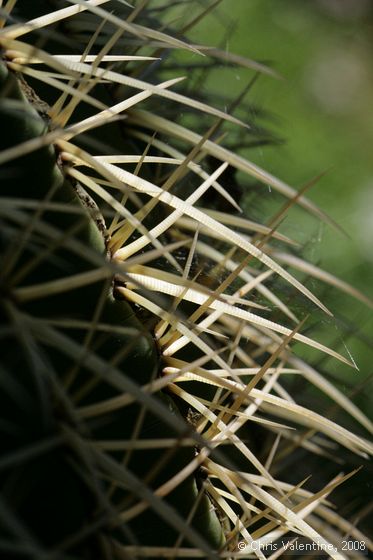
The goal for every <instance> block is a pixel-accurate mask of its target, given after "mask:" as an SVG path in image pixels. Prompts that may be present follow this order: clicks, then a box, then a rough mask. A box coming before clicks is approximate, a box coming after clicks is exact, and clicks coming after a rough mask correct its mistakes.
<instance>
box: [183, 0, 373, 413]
mask: <svg viewBox="0 0 373 560" xmlns="http://www.w3.org/2000/svg"><path fill="white" fill-rule="evenodd" d="M372 32H373V2H371V1H370V0H314V1H307V0H305V1H299V0H223V1H222V2H221V3H220V4H219V7H218V9H216V10H214V12H213V13H212V14H211V15H210V16H209V17H208V18H206V19H205V20H203V21H202V22H201V23H200V24H199V25H198V27H197V28H196V29H194V30H193V32H192V34H191V36H192V39H194V40H195V41H196V42H197V43H202V44H210V45H218V46H219V47H220V48H221V49H224V50H225V51H228V52H232V53H236V54H240V55H242V56H246V57H249V58H251V59H253V60H256V61H260V62H263V63H266V64H269V66H270V67H272V68H274V69H276V70H277V71H278V72H279V73H280V74H281V76H282V77H283V79H275V78H273V77H271V76H265V75H261V77H260V78H259V80H258V81H257V82H256V83H255V85H254V86H253V88H252V89H251V90H250V91H249V93H248V94H247V96H246V100H247V101H248V102H249V103H250V104H252V105H253V106H254V107H255V108H256V109H255V110H256V111H258V112H260V111H261V110H263V111H265V112H267V117H266V122H265V124H266V126H267V128H269V129H270V130H271V132H273V133H274V134H275V135H276V136H277V137H278V138H280V139H282V140H284V142H282V143H281V144H280V145H276V146H264V147H258V148H254V149H250V150H247V151H246V152H245V156H246V157H248V158H249V159H250V160H251V161H253V162H255V163H257V164H259V165H260V166H261V167H263V168H264V169H266V170H267V171H270V172H271V173H273V174H274V175H276V176H277V177H279V178H280V179H282V180H284V181H286V182H287V183H288V184H290V185H292V186H294V187H296V188H300V187H301V186H302V185H304V184H305V183H307V182H308V181H309V180H310V179H312V178H313V177H315V176H317V175H318V174H320V173H322V172H324V171H327V173H326V175H325V176H323V177H322V178H321V179H320V181H319V182H318V183H317V184H316V185H315V186H313V187H312V188H311V189H310V190H309V191H308V194H307V196H308V197H309V198H310V199H311V200H313V201H314V202H316V203H317V204H318V206H319V207H320V208H321V209H323V210H324V211H326V212H327V213H328V214H329V215H330V216H331V217H332V218H333V219H334V220H335V221H336V222H337V223H338V224H340V225H341V226H342V228H343V229H344V230H345V232H346V233H347V236H345V235H342V234H341V233H339V232H338V231H336V230H335V229H333V228H331V227H330V226H326V225H324V224H321V223H319V222H318V221H317V220H316V219H314V218H312V219H311V218H310V217H309V216H307V215H306V213H305V212H303V211H300V210H299V211H298V210H291V212H290V213H289V215H288V216H287V218H286V220H285V222H284V224H283V225H282V226H281V229H282V231H283V232H284V233H287V234H288V235H290V236H291V237H293V238H295V239H297V240H298V241H299V242H301V243H302V244H304V245H305V249H304V254H305V256H306V257H307V258H308V259H309V260H310V261H311V262H313V263H314V264H318V265H320V266H321V267H322V268H324V269H325V270H327V271H329V272H331V273H333V274H335V275H337V276H338V277H340V278H343V279H344V280H346V281H348V282H350V283H351V284H352V285H353V286H355V287H356V288H358V289H360V290H361V291H362V292H363V293H365V294H366V295H367V296H369V297H370V298H371V299H373V158H372V153H371V151H372V145H373V111H372V99H373V33H372ZM252 75H253V72H251V71H249V70H242V69H237V68H235V69H228V68H226V69H225V70H224V72H222V70H221V68H220V69H219V71H217V72H212V73H211V75H210V78H209V79H208V80H206V82H205V83H204V84H203V87H204V88H205V89H206V91H207V90H209V89H214V90H217V91H220V92H221V94H222V96H224V95H225V94H227V95H232V92H233V93H235V94H238V93H239V92H240V91H241V90H242V89H243V87H244V85H245V84H246V83H247V82H248V81H249V79H250V77H252ZM220 103H221V100H220ZM216 104H219V99H217V103H216ZM239 116H240V117H242V114H240V115H239ZM263 196H265V197H270V196H271V192H270V190H269V189H266V187H265V186H263ZM309 286H310V287H311V288H312V287H313V286H312V283H311V284H309ZM316 291H317V290H316ZM327 297H328V301H327V303H328V306H329V307H330V308H331V309H332V310H333V311H334V312H336V314H338V316H339V317H341V318H342V320H344V319H346V320H347V323H351V324H352V325H354V327H353V329H355V330H356V331H357V333H358V334H360V336H361V338H360V340H358V339H357V338H356V336H355V335H354V336H353V337H349V336H348V335H344V334H342V332H343V329H342V328H341V329H340V328H339V327H338V326H336V325H333V323H331V322H329V323H328V325H327V326H329V331H330V330H331V331H332V336H331V338H330V340H333V336H334V337H335V339H336V340H337V341H338V342H339V345H340V349H341V351H342V352H343V345H344V344H345V345H346V346H347V347H348V350H349V351H350V352H351V354H352V355H353V357H354V359H355V360H356V362H357V364H358V366H359V368H360V370H361V371H360V374H356V372H353V371H351V370H350V369H349V368H344V366H343V365H340V364H336V363H335V361H330V362H329V363H328V369H329V370H330V373H331V376H332V377H334V376H335V377H336V378H337V379H340V380H341V382H340V383H339V384H340V386H341V388H342V389H343V390H344V391H345V392H346V393H348V392H349V388H350V389H351V387H352V385H355V383H356V382H357V383H360V382H361V381H362V380H363V379H366V380H369V378H371V373H372V370H373V368H372V358H373V351H372V348H373V342H372V339H373V313H372V310H371V309H369V307H368V306H366V305H364V304H361V303H358V302H356V301H354V299H352V298H351V297H349V296H347V295H345V294H339V293H338V292H337V291H336V290H332V291H330V292H328V294H327ZM324 301H325V298H324ZM331 325H332V326H334V327H335V330H334V328H332V329H330V326H331ZM346 351H347V350H346ZM346 351H344V353H346ZM329 364H330V368H329ZM344 383H346V385H344ZM369 387H370V389H369ZM372 393H373V391H372V382H371V381H370V382H369V383H368V385H367V386H366V387H365V389H364V390H363V391H362V394H361V395H360V396H359V397H358V400H359V401H360V404H362V405H363V407H364V408H365V410H366V411H367V412H369V411H370V410H371V408H372V404H373V397H372ZM369 413H370V414H371V412H369Z"/></svg>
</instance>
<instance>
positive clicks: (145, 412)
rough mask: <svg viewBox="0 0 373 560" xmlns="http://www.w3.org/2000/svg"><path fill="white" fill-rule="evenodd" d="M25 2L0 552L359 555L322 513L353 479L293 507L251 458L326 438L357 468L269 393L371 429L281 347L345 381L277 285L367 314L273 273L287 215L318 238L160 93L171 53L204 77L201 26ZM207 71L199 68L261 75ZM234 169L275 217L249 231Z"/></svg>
mask: <svg viewBox="0 0 373 560" xmlns="http://www.w3.org/2000/svg"><path fill="white" fill-rule="evenodd" d="M45 4H46V3H45V2H32V3H26V2H21V1H20V2H18V3H17V2H12V1H11V0H10V1H8V2H7V3H5V5H4V6H3V7H2V11H1V17H2V20H1V21H2V26H1V29H0V45H1V61H0V82H1V84H0V91H1V94H0V95H1V97H0V123H1V131H2V132H1V138H0V143H1V146H0V149H1V151H0V163H1V171H0V177H1V197H2V198H1V204H0V212H1V243H0V250H1V263H2V264H1V319H2V327H1V339H0V352H1V357H2V359H1V380H2V381H1V390H0V410H1V424H0V429H1V434H2V436H1V441H2V448H3V454H2V458H1V459H0V485H1V501H0V527H1V538H0V551H1V553H2V554H3V555H4V557H11V558H15V557H20V558H30V559H35V560H36V559H41V558H43V559H44V558H45V559H47V558H48V559H49V558H50V559H52V558H58V559H64V558H66V559H69V558H79V559H80V558H82V559H88V558H107V559H113V558H115V559H121V558H143V557H146V558H155V559H156V558H191V557H194V558H196V557H200V558H235V557H236V556H238V555H240V550H242V549H243V548H245V550H246V554H247V556H246V557H251V556H250V554H254V556H257V557H258V558H264V557H265V556H264V553H263V551H262V550H261V548H260V546H259V547H258V544H257V543H258V542H261V539H263V542H266V543H267V544H268V545H271V546H272V547H277V546H278V544H277V543H278V539H280V538H282V537H284V536H286V537H288V536H289V535H290V536H293V535H294V534H295V535H300V536H304V537H306V538H307V539H309V540H311V541H313V542H314V543H316V544H317V546H319V547H323V550H326V552H328V554H329V555H330V557H332V558H341V550H340V547H341V542H342V540H341V539H342V537H343V535H345V534H346V533H348V535H349V538H351V539H353V542H363V543H364V550H365V549H368V547H369V546H371V543H370V541H369V538H368V536H366V535H363V534H362V533H361V532H360V530H359V529H358V528H356V527H355V526H354V525H353V524H352V523H351V522H350V521H348V520H346V519H343V518H342V517H341V516H339V515H338V514H337V513H336V512H335V511H333V510H332V509H331V507H330V504H329V502H327V501H326V498H327V496H328V495H329V494H330V492H331V491H332V490H334V488H336V487H337V486H338V485H339V484H341V483H342V482H343V481H344V480H345V479H347V478H349V477H350V476H351V475H352V474H354V472H355V471H352V473H348V474H345V475H338V476H333V477H330V478H331V480H330V481H329V482H328V483H325V485H324V486H323V487H322V488H321V489H319V491H317V492H311V491H309V490H305V489H304V488H303V482H302V481H301V480H298V481H297V483H294V482H293V481H292V480H290V481H287V480H286V479H285V480H282V479H281V478H278V476H277V475H276V473H275V469H273V470H272V468H271V459H270V457H272V460H273V458H274V457H275V456H276V446H275V445H274V446H273V449H272V451H271V447H269V448H268V444H267V443H266V442H268V441H271V436H273V434H275V435H276V437H277V440H276V441H278V440H279V438H283V440H284V441H285V443H286V445H285V446H283V447H282V448H281V449H280V451H279V455H280V459H279V461H278V462H277V463H276V464H277V469H278V470H280V471H281V472H282V466H281V461H284V463H285V464H286V463H289V464H292V463H291V462H292V461H294V462H296V461H297V449H301V450H303V451H304V452H307V453H310V454H311V453H312V452H315V453H316V454H319V455H322V456H323V457H324V458H325V457H326V458H327V457H328V456H330V453H329V454H328V442H332V444H333V445H335V446H337V447H338V449H339V450H340V456H341V458H342V459H341V460H343V457H344V456H345V454H346V456H347V453H349V455H348V457H350V456H351V452H352V453H355V454H356V455H357V456H360V457H361V456H362V457H364V458H367V457H368V456H369V455H370V454H372V452H373V446H372V444H371V443H370V441H369V440H368V439H367V438H366V437H364V436H360V435H356V434H355V433H354V432H353V431H350V430H349V429H347V428H345V427H342V426H341V425H339V424H338V423H336V422H333V421H332V420H331V419H328V418H327V417H326V416H323V415H321V414H318V413H317V411H314V410H312V409H308V408H306V407H305V406H302V405H301V404H297V402H296V401H295V400H294V399H293V397H292V396H290V394H289V392H288V389H287V385H286V376H292V375H298V376H300V377H302V378H304V379H305V380H306V381H307V382H308V383H309V384H311V385H314V386H315V387H316V388H317V389H318V390H320V391H322V392H323V393H324V394H325V395H326V396H327V397H328V398H329V399H332V401H333V402H334V403H335V404H336V405H338V407H340V408H341V409H342V410H343V411H344V413H346V414H348V415H349V417H350V418H351V419H353V420H354V421H355V422H356V423H358V424H360V426H361V429H363V430H365V431H366V433H368V432H370V433H372V431H373V429H372V424H371V422H370V421H369V419H368V418H367V417H366V416H365V415H364V414H363V413H362V412H361V411H360V410H359V409H358V408H357V407H356V406H355V405H354V404H353V402H352V401H350V400H349V399H348V398H347V397H346V396H344V395H343V394H342V393H340V392H339V391H338V389H337V388H336V387H334V386H333V385H332V384H331V383H330V382H329V381H327V379H325V378H324V377H323V376H322V375H321V373H320V372H318V371H317V369H316V368H315V367H314V366H313V362H312V361H311V362H310V363H308V362H307V361H306V360H305V359H304V358H302V357H301V356H298V355H297V354H295V353H294V352H293V351H292V349H291V348H290V346H291V344H292V343H293V342H300V343H302V344H303V345H305V346H307V347H309V348H311V349H314V350H317V351H318V352H319V353H320V352H321V353H323V354H324V355H327V356H331V357H332V358H333V360H335V361H336V362H342V363H344V364H348V365H349V366H352V367H354V363H351V360H350V358H346V357H345V356H344V355H341V354H340V353H338V352H337V351H336V350H334V349H333V348H331V347H329V346H328V345H326V344H324V343H323V342H321V341H318V340H316V339H315V338H314V337H313V336H308V334H307V335H306V334H302V333H301V332H300V331H301V330H302V329H303V327H304V323H305V321H306V318H304V320H299V318H298V317H297V316H296V315H295V306H293V305H292V304H291V301H292V300H294V301H295V302H296V303H297V307H298V308H300V309H301V310H304V311H301V312H299V311H297V313H298V315H299V313H301V314H302V313H303V314H307V312H308V310H309V309H312V313H316V314H317V313H320V314H324V315H325V316H326V317H327V316H329V317H330V316H331V312H330V311H329V310H328V309H327V307H326V306H325V305H324V303H322V302H321V301H320V299H319V298H318V297H317V296H316V295H315V294H314V293H313V292H311V291H310V290H309V289H308V288H307V287H306V285H305V283H304V282H301V281H300V280H298V279H297V278H296V277H295V276H294V275H293V274H292V273H291V272H289V270H288V269H287V265H288V264H290V266H293V267H295V268H298V269H299V270H301V271H305V272H307V273H310V274H311V275H313V276H315V277H317V278H320V279H322V280H324V281H325V282H326V283H329V284H332V285H335V286H337V287H340V288H342V289H343V290H344V291H345V292H347V293H348V294H349V295H350V296H351V295H353V296H354V297H356V298H358V299H360V300H362V301H363V302H364V303H366V304H368V305H370V306H372V302H370V300H368V298H366V296H364V295H363V294H360V293H358V292H357V291H356V290H354V289H353V288H351V287H349V286H347V285H346V284H344V283H342V282H341V281H339V280H338V279H335V278H333V277H331V276H330V275H327V274H326V273H324V272H323V271H322V270H320V269H318V268H316V267H311V266H310V265H308V264H307V263H306V262H304V261H303V260H301V259H300V258H299V257H295V256H294V254H293V253H292V252H291V250H292V249H294V246H295V243H294V242H293V241H292V240H291V239H289V238H288V237H286V236H284V235H283V234H281V233H279V232H277V226H278V224H279V222H280V221H281V219H282V217H283V216H284V215H285V213H286V212H287V211H288V209H289V208H290V207H291V206H292V205H293V204H299V205H300V206H301V207H303V208H304V210H305V211H308V212H311V213H313V214H315V216H316V217H317V218H318V219H321V220H324V221H326V222H329V223H332V221H331V220H330V218H328V216H326V215H325V214H324V213H323V212H322V211H321V210H319V209H318V208H317V207H316V206H315V205H314V204H313V203H312V202H310V201H309V200H308V199H307V198H306V197H305V196H304V194H302V193H298V192H297V191H296V190H294V189H292V188H291V187H290V186H288V185H287V184H285V183H284V182H282V181H280V180H279V179H277V178H275V177H274V176H272V175H270V174H268V173H267V172H265V171H264V170H263V169H261V168H259V167H257V166H255V165H254V164H252V163H251V162H250V161H249V160H247V159H245V158H244V157H242V156H241V155H240V154H239V153H238V152H237V151H234V150H233V149H231V148H230V146H229V142H228V141H227V143H226V144H225V145H223V143H222V142H223V141H224V139H222V137H221V134H220V132H221V131H220V129H221V128H222V127H223V126H226V127H228V128H229V129H230V130H231V128H232V130H236V129H237V128H241V130H243V131H245V127H246V123H245V122H242V121H241V120H240V119H238V118H236V117H233V116H232V115H231V114H230V113H229V112H223V111H220V110H218V109H216V108H214V107H213V105H212V104H210V103H209V100H205V99H203V98H202V96H200V97H199V96H198V91H197V90H196V91H195V92H194V94H193V95H192V94H191V93H190V91H189V90H188V87H189V86H188V85H185V83H184V82H183V81H182V80H181V78H180V77H179V76H175V73H174V72H175V71H174V68H173V61H174V60H175V56H176V55H178V53H179V52H181V53H183V54H182V55H180V56H181V57H182V56H184V57H185V56H193V60H194V58H195V57H197V56H198V57H200V58H201V59H202V58H203V57H202V54H203V53H204V52H205V49H204V48H203V47H201V46H196V45H193V44H191V43H190V42H188V41H187V39H185V38H184V36H185V34H186V32H187V30H188V28H189V27H190V26H191V25H192V24H193V23H194V22H197V21H198V20H199V19H200V18H201V17H203V16H204V15H207V13H208V12H209V10H210V9H211V6H210V7H209V6H202V7H201V6H199V12H198V15H197V12H196V14H193V15H194V17H193V18H191V22H189V23H188V24H186V23H183V24H182V25H181V28H180V29H179V30H178V32H176V31H175V30H174V32H173V33H171V30H168V29H166V30H162V31H161V30H160V29H162V26H163V24H162V18H163V16H164V12H165V11H166V6H165V5H162V4H159V3H157V2H152V1H150V2H146V1H145V2H139V3H138V4H137V5H136V6H135V7H130V6H129V5H128V4H127V3H126V2H122V1H119V0H117V1H108V0H85V1H83V0H68V1H67V2H62V3H61V2H58V1H55V0H52V1H51V2H50V3H48V6H46V5H45ZM185 4H186V5H187V7H188V5H189V2H185ZM196 4H198V2H197V3H196ZM182 8H183V3H182V6H181V7H180V6H178V5H176V6H172V5H171V6H169V8H168V9H170V10H171V12H172V10H173V9H182ZM206 52H207V53H208V54H209V57H208V58H209V62H207V63H206V64H207V66H206V68H209V67H211V68H213V67H214V65H215V63H216V61H217V60H219V58H222V57H223V58H225V59H226V58H228V62H230V63H231V64H237V63H240V64H243V65H245V66H246V67H249V68H251V69H252V70H254V71H255V72H266V73H268V74H273V75H274V74H275V73H274V72H273V71H272V70H271V69H270V68H267V67H265V66H263V65H260V64H258V63H254V62H252V61H246V60H243V59H240V58H238V57H233V56H232V57H229V55H227V54H226V53H221V52H220V51H219V50H218V49H211V50H210V51H206ZM124 53H125V54H124ZM175 53H176V54H175ZM174 55H175V56H174ZM205 58H207V57H205ZM176 60H178V58H177V57H176ZM181 60H183V59H182V58H181ZM182 64H184V63H183V62H182ZM185 64H186V68H188V64H189V62H187V63H185ZM209 65H210V66H209ZM197 71H198V68H197ZM205 71H207V70H205ZM170 73H171V75H172V77H171V78H170V77H169V76H170ZM191 73H192V72H191ZM165 77H166V78H167V80H165V79H164V78H165ZM190 78H191V76H190ZM137 105H138V106H139V107H137ZM234 105H235V103H233V106H234ZM183 111H185V112H186V115H185V116H184V115H182V114H181V113H182V112H183ZM233 127H236V128H235V129H233ZM232 134H233V135H234V133H232ZM257 135H258V136H259V139H260V136H261V131H260V130H258V132H257ZM266 136H267V133H266V132H263V137H266ZM238 172H241V173H242V174H244V175H245V177H246V180H248V179H251V180H255V181H257V182H259V183H265V184H269V185H271V186H272V187H273V189H275V190H277V191H278V192H279V193H280V194H281V195H282V196H283V197H285V198H286V199H287V202H286V203H285V205H284V207H283V209H282V210H281V211H280V212H279V213H278V215H277V216H276V217H275V219H274V220H273V221H272V223H271V224H270V225H269V226H268V225H267V226H266V225H262V224H259V223H256V222H253V221H251V220H249V219H248V217H246V216H245V215H244V214H243V213H242V212H241V209H240V207H239V202H240V201H239V200H238V199H239V193H240V192H241V190H242V189H243V188H244V187H243V186H242V185H243V184H245V180H243V183H242V185H240V181H241V178H240V176H239V174H238ZM236 173H237V175H236ZM248 184H249V185H250V183H248ZM246 186H247V185H246ZM240 212H241V215H240ZM281 262H282V263H284V265H283V266H282V265H281V264H280V263H281ZM283 294H285V296H284V295H283ZM289 301H290V303H289ZM317 310H318V311H317ZM269 311H270V312H271V315H269V314H268V312H269ZM330 321H331V322H332V321H333V319H330ZM297 348H298V347H297ZM284 379H285V381H283V380H284ZM294 427H297V428H298V430H299V432H300V434H301V436H302V437H299V439H298V440H297V436H296V435H294V431H293V430H292V429H290V428H294ZM318 433H319V434H321V437H317V434H318ZM265 436H266V437H265ZM276 445H277V444H276ZM288 445H290V447H292V445H293V447H294V449H293V451H292V453H289V452H286V449H287V446H288ZM266 454H267V455H268V454H269V458H268V457H267V459H266ZM281 456H282V457H283V458H282V459H281ZM356 464H357V463H356V462H355V465H356ZM289 542H290V541H289ZM250 547H251V549H250ZM247 550H249V551H250V550H251V553H250V552H247ZM273 550H275V548H273ZM359 550H360V552H361V551H362V549H359ZM354 554H356V550H355V552H354ZM241 555H242V553H241ZM342 557H349V552H347V553H344V556H342ZM351 557H352V556H351ZM353 557H355V556H353Z"/></svg>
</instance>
